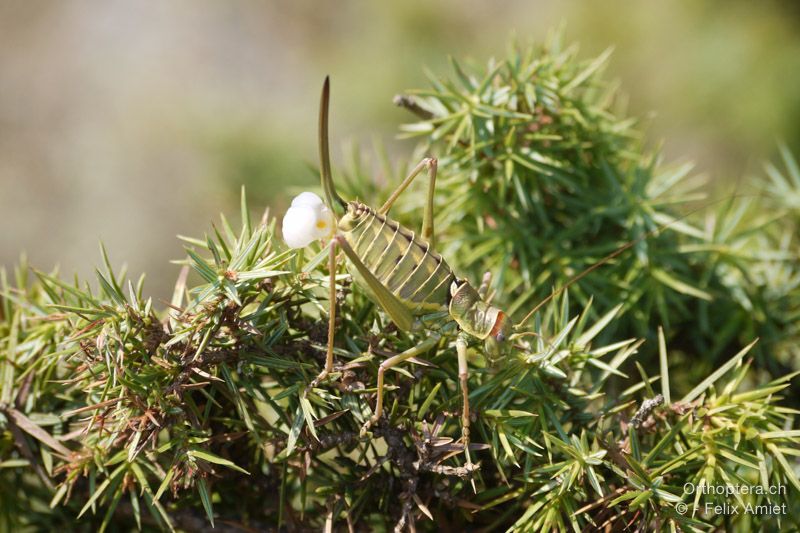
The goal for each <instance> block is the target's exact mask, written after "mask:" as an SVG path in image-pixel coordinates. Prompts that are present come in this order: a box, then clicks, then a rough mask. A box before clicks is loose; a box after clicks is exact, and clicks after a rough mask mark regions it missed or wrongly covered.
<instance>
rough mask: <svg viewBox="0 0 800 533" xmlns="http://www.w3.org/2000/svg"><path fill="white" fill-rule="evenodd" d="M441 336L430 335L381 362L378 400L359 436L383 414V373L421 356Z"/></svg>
mask: <svg viewBox="0 0 800 533" xmlns="http://www.w3.org/2000/svg"><path fill="white" fill-rule="evenodd" d="M441 338H442V336H441V335H440V334H438V333H432V334H431V336H430V337H428V338H427V339H425V340H424V341H422V342H421V343H419V344H417V345H416V346H414V347H413V348H409V349H408V350H406V351H404V352H402V353H399V354H397V355H395V356H392V357H390V358H389V359H386V360H385V361H383V362H382V363H381V365H380V367H378V399H377V401H376V403H375V412H374V413H373V414H372V416H371V417H370V419H369V420H367V422H366V423H365V424H364V425H363V426H362V427H361V436H362V437H363V436H364V435H365V434H366V433H367V431H368V430H369V428H370V427H372V425H373V424H374V423H375V422H377V421H378V420H380V418H381V413H382V412H383V375H384V373H385V372H386V371H387V370H389V369H390V368H392V367H395V366H397V365H399V364H400V363H402V362H403V361H407V360H408V359H411V358H412V357H416V356H418V355H422V354H424V353H425V352H427V351H428V350H430V349H431V348H433V347H434V346H436V343H438V342H439V339H441Z"/></svg>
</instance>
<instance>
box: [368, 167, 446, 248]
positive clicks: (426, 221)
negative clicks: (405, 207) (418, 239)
mask: <svg viewBox="0 0 800 533" xmlns="http://www.w3.org/2000/svg"><path fill="white" fill-rule="evenodd" d="M426 168H427V169H428V193H427V195H426V200H425V212H424V214H423V219H422V238H424V239H425V240H426V241H428V242H429V243H430V244H431V246H433V244H434V242H433V241H434V238H435V235H434V230H433V195H434V192H435V191H436V171H437V169H438V168H439V162H438V160H437V159H435V158H433V157H426V158H425V159H423V160H422V161H420V162H419V163H418V164H417V166H415V167H414V168H413V169H412V170H411V172H410V173H409V175H408V176H406V178H405V179H404V180H403V182H402V183H401V184H400V185H399V186H398V187H397V189H395V191H394V192H393V193H392V194H391V195H390V196H389V199H388V200H386V203H384V204H383V205H382V206H381V208H380V209H378V214H381V215H385V214H386V213H388V212H389V209H391V207H392V205H394V203H395V201H396V200H397V199H398V198H399V197H400V195H401V194H402V193H403V191H405V190H406V189H407V188H408V186H409V185H411V182H412V181H414V179H415V178H416V177H417V176H419V175H420V174H421V173H422V171H423V170H425V169H426Z"/></svg>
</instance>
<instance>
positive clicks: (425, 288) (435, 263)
mask: <svg viewBox="0 0 800 533" xmlns="http://www.w3.org/2000/svg"><path fill="white" fill-rule="evenodd" d="M329 99H330V83H329V79H328V78H326V79H325V83H324V85H323V89H322V96H321V101H320V111H319V151H320V176H321V182H322V188H323V190H324V194H325V206H326V207H327V208H328V209H329V210H330V212H331V213H333V215H334V221H333V231H332V237H331V240H330V244H329V254H328V259H329V272H330V282H329V291H330V292H329V302H330V310H329V322H328V339H327V351H326V358H325V367H324V368H323V370H322V371H321V372H320V373H319V375H318V376H317V377H316V378H315V379H314V380H313V381H312V382H311V383H310V384H309V385H308V387H307V388H306V394H307V393H308V391H310V390H311V389H313V388H314V387H316V386H317V385H319V383H320V382H321V381H322V380H324V379H325V378H326V377H327V376H328V375H329V374H330V373H331V372H332V371H333V369H334V358H333V349H334V337H335V320H336V305H335V302H336V283H335V276H336V263H337V247H339V248H341V249H342V251H343V252H344V254H345V256H346V257H347V259H348V262H349V264H350V266H352V267H353V268H352V269H350V270H351V274H352V276H353V279H354V281H355V282H356V284H357V285H359V286H360V287H361V288H363V289H364V290H365V291H366V292H367V294H368V295H369V296H370V298H371V299H372V300H373V301H374V302H375V303H377V304H378V305H379V306H380V307H381V308H382V309H383V310H384V311H385V312H386V313H387V314H388V315H389V317H390V318H391V320H392V322H394V323H395V325H396V326H397V327H398V328H400V329H401V330H404V331H427V332H429V336H428V337H427V338H426V339H425V340H423V341H422V342H420V343H419V344H418V345H416V346H414V347H412V348H410V349H408V350H406V351H404V352H402V353H399V354H396V355H394V356H392V357H389V358H388V359H385V360H384V361H383V362H382V363H381V364H380V366H379V369H378V383H377V400H376V405H375V410H374V412H373V415H372V416H371V417H370V418H369V419H368V420H367V422H366V423H365V424H364V425H363V426H362V428H361V435H362V436H363V435H365V434H366V432H367V431H368V430H369V429H370V428H371V427H372V426H373V425H374V424H375V423H376V422H377V421H378V420H379V419H380V417H381V414H382V411H383V397H384V390H383V389H384V374H385V372H386V370H388V369H390V368H392V367H395V366H397V365H399V364H400V363H402V362H404V361H407V360H409V359H412V358H414V357H417V356H420V355H422V354H424V353H426V352H427V351H428V350H430V349H432V348H433V347H435V346H436V345H437V344H438V343H439V342H440V340H441V339H442V338H446V337H451V338H452V336H453V335H455V345H456V353H457V356H458V377H459V382H460V388H461V393H462V406H463V407H462V412H461V428H462V435H461V442H462V443H463V447H464V451H465V454H466V460H467V465H468V466H471V465H472V463H471V459H470V455H469V441H470V412H469V394H468V393H469V391H468V384H467V378H468V364H467V349H468V345H469V341H470V339H477V340H479V341H483V343H484V348H485V353H486V354H487V355H489V356H491V357H493V358H497V357H502V356H503V355H506V354H507V353H508V352H509V349H510V347H511V346H512V345H513V341H514V340H517V339H519V338H520V337H522V336H524V335H526V333H523V332H521V328H522V326H524V324H525V323H526V322H527V321H528V320H529V319H530V318H531V317H532V316H533V315H534V313H536V311H538V310H539V309H540V308H541V307H542V306H543V305H544V304H545V303H547V302H548V301H550V300H551V299H552V298H553V297H555V296H557V295H558V294H560V293H561V292H563V291H564V290H565V289H566V288H568V287H569V286H570V285H572V284H573V283H575V282H577V281H578V280H580V279H581V278H583V277H584V276H586V275H588V274H589V273H590V272H592V271H593V270H595V269H596V268H598V267H600V266H602V265H604V264H605V263H607V262H608V261H610V260H611V259H613V258H614V257H616V256H617V255H619V254H620V253H622V252H624V251H625V250H627V249H629V248H631V247H632V246H634V245H635V244H636V243H638V242H640V241H642V240H643V239H646V238H648V237H650V236H652V235H654V234H656V233H658V232H660V231H662V230H663V229H665V228H666V227H667V226H669V225H671V224H674V223H675V222H677V221H679V220H682V219H683V218H685V217H687V216H689V215H690V214H692V213H694V212H695V211H697V210H699V209H695V210H692V211H690V212H689V213H686V214H684V215H683V216H680V217H678V218H676V219H673V220H672V221H671V222H668V223H666V224H664V225H662V226H659V227H657V228H655V229H653V230H652V231H650V232H648V233H646V234H644V235H642V236H640V237H639V238H637V239H635V240H632V241H629V242H628V243H626V244H624V245H622V246H621V247H619V248H617V249H616V250H614V251H613V252H612V253H610V254H608V255H607V256H605V257H603V258H602V259H600V260H599V261H598V262H596V263H595V264H594V265H592V266H591V267H589V268H587V269H586V270H584V271H583V272H581V273H580V274H578V275H577V276H575V277H573V278H572V279H571V280H570V281H569V282H567V283H565V284H564V285H562V286H561V287H559V288H558V289H557V290H555V291H553V292H552V293H551V294H550V296H548V297H547V298H545V299H544V300H542V301H541V302H540V303H539V304H538V305H536V306H535V307H534V308H533V309H531V310H530V311H529V312H528V313H527V315H526V316H525V317H524V318H523V319H522V320H521V321H520V322H519V323H517V324H513V323H512V321H511V319H510V317H509V316H508V315H507V314H506V313H504V312H503V311H502V310H501V309H500V308H498V307H496V306H494V305H492V304H491V303H490V302H489V299H487V292H488V289H489V284H490V282H491V275H490V273H488V272H487V273H486V274H485V275H484V278H483V280H482V282H481V284H480V286H479V287H478V288H477V289H476V288H474V287H473V286H472V285H471V284H470V283H469V282H468V281H467V280H465V279H461V278H459V277H458V276H457V275H456V274H455V273H454V272H453V270H452V269H451V268H450V266H449V265H448V264H447V262H446V261H445V260H444V258H442V256H440V255H439V254H437V253H436V252H435V251H434V248H433V246H434V241H435V233H434V224H433V195H434V191H435V183H436V171H437V160H436V159H433V158H426V159H423V160H422V161H421V162H420V163H419V164H418V165H417V166H416V167H414V169H413V170H412V171H411V172H410V174H409V175H408V176H407V177H406V178H405V179H404V180H403V181H402V183H401V184H400V185H399V186H398V187H397V189H396V190H395V191H394V192H393V193H392V194H391V195H390V196H389V198H388V200H386V202H385V203H384V204H383V205H382V206H381V207H380V208H379V209H373V208H371V207H369V206H367V205H365V204H363V203H361V202H359V201H349V202H348V201H345V200H344V199H342V198H341V197H340V196H339V195H338V193H337V192H336V189H335V186H334V183H333V178H332V174H331V165H330V153H329V143H328V110H329ZM424 171H427V175H428V180H429V181H428V190H427V198H426V203H425V206H424V214H423V223H422V228H421V232H420V235H419V236H417V235H416V234H415V233H414V232H413V231H411V230H409V229H407V228H405V227H403V226H401V225H400V224H399V223H397V222H395V221H393V220H391V219H389V218H388V213H389V210H390V208H391V207H392V205H393V204H394V202H395V201H396V200H397V198H398V197H399V196H400V195H401V194H402V193H403V191H404V190H405V189H406V188H407V187H408V186H409V185H410V184H411V183H412V182H413V181H414V179H415V178H417V177H418V176H419V175H420V174H422V173H423V172H424ZM704 207H705V206H704ZM700 209H702V208H700ZM520 348H522V349H525V348H524V347H520Z"/></svg>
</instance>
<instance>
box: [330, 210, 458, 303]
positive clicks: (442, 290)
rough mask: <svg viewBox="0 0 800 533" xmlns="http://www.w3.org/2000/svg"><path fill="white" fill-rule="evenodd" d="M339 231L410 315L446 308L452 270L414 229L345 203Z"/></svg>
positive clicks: (453, 277)
mask: <svg viewBox="0 0 800 533" xmlns="http://www.w3.org/2000/svg"><path fill="white" fill-rule="evenodd" d="M339 231H340V233H341V234H342V236H343V237H344V238H345V239H346V240H347V242H348V243H349V244H350V246H351V247H352V248H353V250H355V252H356V254H358V256H359V257H360V258H361V261H362V262H363V263H364V265H365V266H366V267H367V268H368V269H369V270H370V272H372V273H373V274H374V275H375V277H376V278H378V280H380V282H381V283H382V284H383V285H384V286H386V288H388V289H389V290H390V291H391V292H392V294H394V295H395V296H397V297H398V298H399V299H400V300H401V301H402V302H403V303H404V304H405V305H407V306H408V308H409V309H410V310H411V311H412V312H413V313H414V314H425V313H431V312H435V311H443V310H446V309H447V301H448V295H449V288H450V284H451V283H452V281H453V280H454V279H455V276H454V275H453V271H452V270H451V269H450V267H449V266H448V264H447V263H446V262H445V261H444V259H443V258H442V256H440V255H439V254H437V253H436V252H434V251H433V250H430V248H429V245H428V243H426V242H424V241H420V240H418V239H417V238H416V237H415V235H414V232H412V231H409V230H408V229H406V228H404V227H402V226H401V225H400V224H398V223H397V222H395V221H394V220H391V219H387V218H386V217H385V216H383V215H379V214H377V213H375V212H374V211H373V210H372V209H370V208H369V207H367V206H365V205H363V204H361V203H358V202H351V203H350V204H348V207H347V213H346V214H345V215H344V216H343V217H342V219H341V220H340V222H339ZM356 279H358V277H357V276H356ZM361 285H362V286H363V285H364V284H363V283H361Z"/></svg>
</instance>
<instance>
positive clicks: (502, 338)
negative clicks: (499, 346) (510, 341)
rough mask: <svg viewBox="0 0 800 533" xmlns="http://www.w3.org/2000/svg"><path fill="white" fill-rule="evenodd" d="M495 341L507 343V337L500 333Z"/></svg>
mask: <svg viewBox="0 0 800 533" xmlns="http://www.w3.org/2000/svg"><path fill="white" fill-rule="evenodd" d="M495 339H497V342H505V340H506V336H505V335H503V334H502V333H498V334H497V336H496V337H495Z"/></svg>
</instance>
